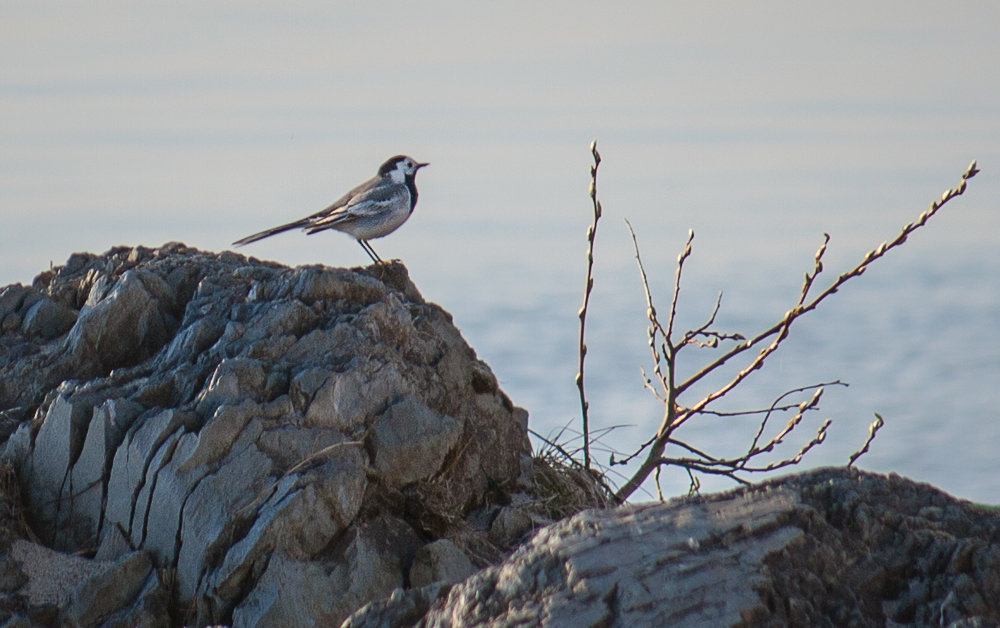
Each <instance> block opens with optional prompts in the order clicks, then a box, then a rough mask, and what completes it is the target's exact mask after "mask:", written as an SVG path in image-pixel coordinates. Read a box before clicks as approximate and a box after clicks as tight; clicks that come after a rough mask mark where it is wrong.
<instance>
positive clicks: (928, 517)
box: [345, 469, 1000, 627]
mask: <svg viewBox="0 0 1000 628" xmlns="http://www.w3.org/2000/svg"><path fill="white" fill-rule="evenodd" d="M997 529H1000V513H997V512H996V510H995V509H989V508H983V507H979V506H976V505H973V504H969V503H966V502H961V501H959V500H956V499H954V498H951V497H949V496H948V495H945V494H944V493H941V492H940V491H937V490H935V489H933V488H931V487H928V486H926V485H921V484H916V483H914V482H911V481H908V480H905V479H902V478H899V477H895V476H890V477H888V478H886V477H883V476H878V475H874V474H868V473H860V472H857V471H852V470H847V469H831V470H820V471H814V472H809V473H803V474H801V475H797V476H790V477H787V478H783V479H778V480H772V481H769V482H766V483H764V484H762V485H759V486H754V487H750V488H746V489H739V490H736V491H731V492H728V493H722V494H718V495H709V496H705V497H695V498H681V499H675V500H671V501H669V502H665V503H651V504H641V505H634V506H623V507H620V508H615V509H608V510H590V511H585V512H583V513H580V514H579V515H576V516H574V517H571V518H570V519H567V520H565V521H562V522H559V523H556V524H553V525H551V526H549V527H547V528H545V529H543V530H541V531H539V532H538V533H537V534H536V535H535V536H534V537H533V538H532V539H531V540H530V541H529V542H528V543H526V544H525V545H524V546H522V547H521V548H520V549H518V550H517V551H516V552H514V553H513V554H512V555H511V556H510V557H509V558H507V559H506V560H505V561H503V562H502V563H501V564H499V565H496V566H492V567H488V568H487V569H484V570H483V571H480V572H479V573H477V574H475V575H473V576H472V577H471V578H468V579H467V580H465V581H464V582H462V583H460V584H456V585H454V586H452V587H451V588H450V589H448V590H447V592H446V594H445V593H443V592H442V593H438V594H436V595H433V596H430V595H428V594H427V593H426V592H424V591H422V590H420V589H414V590H412V591H410V592H402V593H396V594H394V595H393V596H392V597H390V598H389V599H387V600H383V601H381V602H377V603H373V604H370V605H368V606H366V607H365V608H363V609H361V610H360V611H358V612H357V613H355V614H354V615H353V616H352V617H351V618H350V619H349V620H348V621H347V622H346V623H345V625H348V626H352V627H359V626H401V625H419V626H431V625H434V626H437V625H449V626H458V625H461V626H465V625H518V624H521V623H525V624H533V625H539V624H540V625H552V626H564V625H583V626H593V625H601V626H632V625H684V626H687V625H699V626H701V625H712V626H716V625H719V626H724V625H737V624H738V625H745V626H775V625H837V626H847V625H850V626H884V625H921V626H926V625H953V626H958V625H968V626H972V625H997V624H998V622H1000V605H997V604H996V601H997V600H1000V570H998V567H1000V537H998V535H997V533H996V531H997ZM399 618H405V621H404V620H402V619H399Z"/></svg>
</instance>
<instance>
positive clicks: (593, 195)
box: [576, 140, 601, 469]
mask: <svg viewBox="0 0 1000 628" xmlns="http://www.w3.org/2000/svg"><path fill="white" fill-rule="evenodd" d="M590 153H591V154H592V155H593V156H594V165H593V166H591V167H590V200H591V203H592V204H593V206H594V222H593V223H591V225H590V226H589V227H587V285H586V287H585V288H584V290H583V305H582V306H581V307H580V312H579V316H580V343H579V348H580V370H579V371H577V373H576V387H577V389H579V391H580V412H581V415H582V420H583V466H584V468H585V469H590V415H589V411H590V403H589V402H588V401H587V393H586V391H585V390H584V385H583V366H584V362H585V361H586V358H587V344H586V342H585V338H584V336H585V331H586V327H587V308H588V307H589V306H590V292H591V291H592V290H593V289H594V238H595V237H597V223H598V221H599V220H600V219H601V202H600V201H599V200H597V169H598V167H599V166H600V165H601V154H600V153H598V152H597V140H594V141H593V142H591V143H590Z"/></svg>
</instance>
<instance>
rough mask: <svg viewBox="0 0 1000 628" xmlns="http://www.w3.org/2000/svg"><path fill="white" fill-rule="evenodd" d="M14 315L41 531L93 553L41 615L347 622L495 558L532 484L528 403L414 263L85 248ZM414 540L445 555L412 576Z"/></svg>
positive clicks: (23, 446)
mask: <svg viewBox="0 0 1000 628" xmlns="http://www.w3.org/2000/svg"><path fill="white" fill-rule="evenodd" d="M0 330H2V331H3V335H2V336H0V343H2V344H0V348H2V351H3V358H4V359H3V360H0V376H2V379H0V381H2V384H0V408H3V413H4V414H3V417H2V418H3V420H4V422H3V430H2V431H4V432H5V433H6V434H9V439H8V440H7V444H6V447H5V451H4V458H5V459H6V460H7V461H9V462H11V463H12V465H13V467H14V468H15V470H16V472H17V475H18V476H19V477H20V478H21V483H22V488H23V493H24V496H25V502H26V504H25V512H26V513H28V515H29V516H28V520H29V523H30V525H31V529H32V530H33V531H34V532H35V533H36V534H37V535H38V537H39V540H40V542H41V543H43V544H44V545H46V546H48V547H50V548H53V549H54V550H59V551H61V552H64V553H83V554H89V555H92V556H93V565H95V566H96V567H94V568H93V569H91V570H90V571H88V572H87V573H85V574H84V575H82V576H80V578H78V579H77V580H75V581H73V584H74V587H66V589H61V590H60V591H59V592H58V595H56V594H54V595H55V597H51V598H42V597H36V598H35V599H29V600H27V603H26V607H29V608H35V615H36V619H37V618H38V617H43V616H45V614H44V613H42V612H41V611H39V610H38V609H40V608H43V607H45V606H46V605H48V607H49V611H48V612H49V615H51V614H52V613H53V612H56V610H58V611H59V612H61V613H62V617H61V621H65V622H69V623H74V622H75V623H77V624H79V625H99V624H100V623H101V622H106V621H112V624H114V622H121V623H120V625H128V624H130V623H132V624H134V623H136V622H139V623H143V622H146V621H153V620H156V621H159V622H160V625H169V624H170V623H178V622H182V621H189V622H192V623H197V624H206V623H220V622H221V623H233V624H235V625H255V624H257V623H261V622H263V623H265V624H267V625H275V626H280V625H287V626H301V625H309V624H313V625H336V624H337V623H339V622H340V621H341V620H342V619H343V618H344V617H346V616H347V615H348V614H350V613H351V612H353V611H354V610H355V609H356V608H358V607H359V606H361V605H362V604H364V603H365V602H367V601H370V600H373V599H378V598H380V597H383V596H386V595H388V594H389V593H391V592H392V591H393V590H394V589H396V588H398V587H402V586H404V585H407V584H408V583H409V581H410V579H411V578H416V579H417V581H423V580H421V579H424V580H426V578H429V577H434V574H440V573H447V574H449V576H450V577H452V578H458V577H460V576H461V577H464V576H465V575H468V573H469V572H470V571H471V569H472V565H473V564H477V565H480V566H481V565H483V564H485V562H486V560H488V559H492V558H495V557H496V556H498V555H499V553H498V552H499V550H498V546H497V543H498V542H500V543H502V542H503V540H502V539H500V540H498V539H496V538H491V537H490V536H489V522H491V521H492V520H493V518H495V516H496V514H497V512H498V511H499V510H500V509H501V508H502V507H503V506H504V505H505V504H507V503H508V502H510V501H511V498H512V495H514V494H516V493H517V492H518V491H520V490H523V489H524V487H526V486H527V485H528V484H529V482H530V474H531V460H530V449H529V444H528V441H527V413H526V412H524V411H523V410H521V409H519V408H516V407H514V406H513V404H512V403H511V402H510V400H509V399H508V398H507V397H506V396H505V395H504V393H503V392H502V391H501V390H500V389H499V388H498V385H497V380H496V378H495V377H494V375H493V373H492V372H491V371H490V369H489V367H488V366H487V365H486V364H484V363H483V362H482V361H480V360H478V359H477V358H476V355H475V352H474V351H473V350H472V349H471V348H470V347H469V346H468V345H467V343H466V342H465V341H464V339H463V338H462V336H461V334H460V333H459V331H458V330H457V329H456V328H455V326H454V325H453V324H452V322H451V318H450V316H449V315H448V314H447V313H446V312H445V311H444V310H442V309H441V308H440V307H438V306H436V305H434V304H431V303H428V302H426V301H424V299H423V298H422V297H421V295H420V294H419V292H418V291H417V289H416V287H415V286H414V285H413V284H412V283H411V282H410V280H409V278H408V277H407V274H406V270H405V268H404V267H403V266H402V265H400V264H390V265H386V266H383V267H379V268H375V267H372V268H370V269H368V270H356V271H350V270H343V269H331V268H323V267H301V268H296V269H290V268H286V267H282V266H279V265H275V264H269V263H264V262H260V261H257V260H252V259H247V258H245V257H243V256H240V255H235V254H232V253H223V254H219V255H214V254H207V253H203V252H200V251H196V250H193V249H189V248H187V247H185V246H183V245H179V244H172V245H167V246H165V247H163V248H161V249H155V250H153V249H145V248H135V249H126V248H122V249H115V250H112V251H109V252H108V253H106V254H104V255H102V256H96V255H89V254H88V255H75V256H73V257H72V258H71V259H70V260H69V262H68V263H67V264H66V265H65V266H63V267H59V268H56V269H54V270H53V271H51V272H47V273H44V274H43V275H41V276H39V277H38V278H37V279H36V281H35V282H34V285H33V286H32V287H30V288H28V287H23V286H8V287H7V288H4V289H2V290H0ZM468 521H473V522H484V523H482V524H481V525H478V527H476V526H470V524H469V523H467V522H468ZM528 526H530V523H529V524H528ZM525 530H526V528H524V529H521V530H520V531H518V532H520V533H523V532H524V531H525ZM442 540H446V541H447V545H445V546H444V547H445V548H446V549H447V552H445V553H444V554H442V550H441V546H440V545H435V543H438V544H440V543H441V542H442ZM509 540H510V539H508V541H509ZM17 543H18V544H23V543H26V541H17ZM428 544H430V549H426V546H428ZM17 547H18V548H19V549H17V550H15V549H14V547H13V546H12V545H11V546H8V548H7V549H8V552H7V556H8V562H10V561H13V563H11V564H12V569H13V570H14V572H15V573H17V572H19V573H22V574H23V573H24V572H25V570H26V569H27V567H25V565H26V564H28V563H31V562H32V561H30V560H27V561H26V560H23V557H24V556H25V555H26V554H25V551H27V552H28V553H30V551H36V550H25V549H24V547H23V546H22V545H18V546H17ZM422 550H423V551H422ZM19 552H20V553H19ZM421 553H422V554H431V555H433V556H440V555H445V556H446V558H445V559H444V562H440V561H438V562H433V561H432V562H433V564H430V565H428V564H427V560H424V561H423V562H419V563H418V564H420V565H422V566H421V567H420V568H419V569H418V571H419V574H420V575H418V574H413V575H411V573H410V572H411V566H412V565H413V563H414V557H415V556H417V555H418V554H421ZM18 557H21V558H22V559H21V560H19V559H18ZM81 560H82V559H81ZM109 570H110V573H112V574H114V573H117V578H115V579H113V580H115V581H120V580H121V578H123V577H125V576H123V575H122V574H129V575H128V580H129V582H131V583H132V584H131V587H132V588H131V589H129V590H128V591H126V592H124V593H127V595H122V593H123V592H122V591H121V590H119V591H116V593H118V594H119V597H125V598H127V599H125V600H121V601H119V602H114V601H113V600H109V596H108V591H107V589H106V587H105V588H102V587H101V586H100V582H98V580H99V579H98V578H97V576H98V575H99V574H103V573H106V572H109ZM114 570H117V572H115V571H114ZM421 570H422V571H421ZM428 570H430V571H429V572H428ZM435 570H436V571H435ZM85 571H86V570H85ZM428 573H429V574H430V575H428ZM29 575H30V574H29ZM29 580H30V578H29ZM35 582H36V583H37V582H38V578H35ZM81 583H88V586H89V591H84V590H82V589H85V588H86V587H81V586H80V584H81ZM118 588H119V589H120V588H121V587H118ZM81 596H82V597H81ZM95 596H96V597H97V598H101V599H102V600H103V601H104V602H105V604H104V608H102V609H97V610H95V609H94V608H93V605H92V604H91V605H88V604H87V603H85V601H84V600H83V598H86V599H93V598H95ZM29 597H30V596H29ZM163 599H169V600H170V603H171V605H172V608H173V609H174V611H173V612H174V615H173V616H170V615H168V614H165V613H163V612H162V608H161V610H160V616H158V617H157V612H156V611H155V610H151V609H155V608H159V607H160V606H162V604H160V601H161V600H163ZM158 605H159V606H158ZM53 609H55V610H53ZM177 609H182V610H177ZM115 618H117V619H115Z"/></svg>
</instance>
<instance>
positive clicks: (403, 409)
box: [371, 395, 462, 487]
mask: <svg viewBox="0 0 1000 628" xmlns="http://www.w3.org/2000/svg"><path fill="white" fill-rule="evenodd" d="M461 434H462V424H461V422H459V421H458V420H456V419H453V418H451V417H448V416H441V415H439V414H437V413H435V412H434V411H433V410H431V409H430V408H428V407H427V406H425V405H424V404H423V403H421V402H420V401H419V400H418V399H416V398H414V397H413V396H409V395H408V396H406V397H403V398H402V399H401V400H400V401H398V402H397V403H394V404H392V405H391V406H389V408H388V409H387V410H386V411H385V413H384V414H383V415H382V416H381V417H380V418H379V420H378V421H376V422H375V425H374V428H373V432H372V437H371V443H372V448H373V449H374V450H375V470H376V471H377V472H378V473H379V475H381V476H382V478H383V479H384V481H385V482H386V484H388V485H389V486H392V487H401V486H405V485H407V484H412V483H413V482H416V481H418V480H426V479H429V478H430V477H431V476H432V475H434V474H435V473H437V472H438V471H439V470H440V469H441V466H442V465H443V464H444V462H445V460H446V459H447V458H448V456H449V455H450V454H451V451H452V449H453V448H454V447H455V444H456V443H458V440H459V437H460V436H461Z"/></svg>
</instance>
